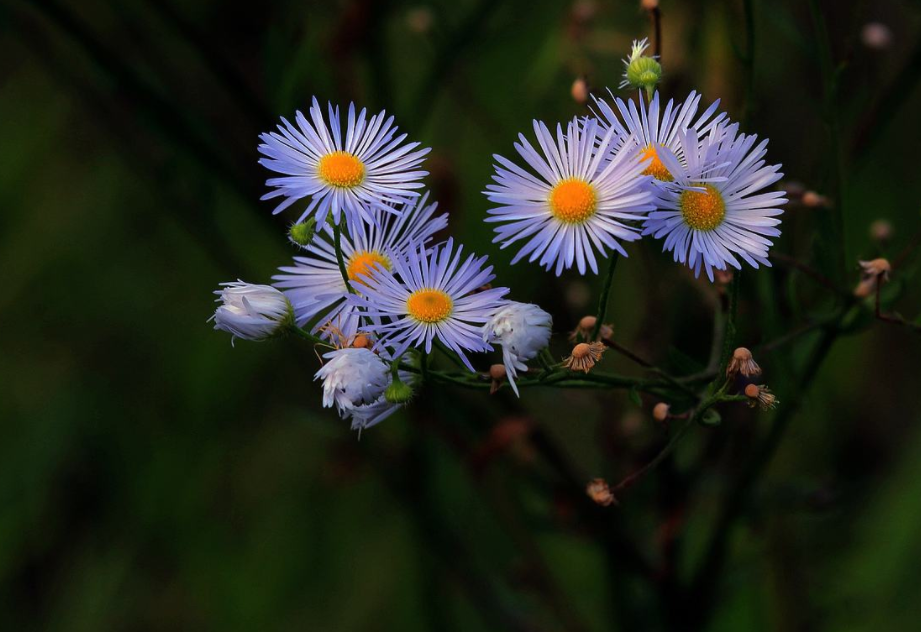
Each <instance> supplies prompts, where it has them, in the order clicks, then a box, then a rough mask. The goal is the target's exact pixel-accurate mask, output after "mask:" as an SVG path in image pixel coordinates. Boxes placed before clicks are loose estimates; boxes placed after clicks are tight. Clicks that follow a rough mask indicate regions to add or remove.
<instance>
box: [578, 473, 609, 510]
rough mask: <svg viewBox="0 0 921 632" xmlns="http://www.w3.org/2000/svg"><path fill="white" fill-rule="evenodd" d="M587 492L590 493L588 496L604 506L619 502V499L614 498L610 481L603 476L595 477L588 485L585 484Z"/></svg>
mask: <svg viewBox="0 0 921 632" xmlns="http://www.w3.org/2000/svg"><path fill="white" fill-rule="evenodd" d="M585 493H586V494H588V497H589V498H591V499H592V500H594V501H595V503H596V504H598V505H601V506H602V507H610V506H611V505H615V504H617V499H616V498H614V494H612V493H611V488H610V487H609V486H608V482H607V481H606V480H604V479H603V478H595V479H592V480H591V481H589V482H588V485H586V486H585Z"/></svg>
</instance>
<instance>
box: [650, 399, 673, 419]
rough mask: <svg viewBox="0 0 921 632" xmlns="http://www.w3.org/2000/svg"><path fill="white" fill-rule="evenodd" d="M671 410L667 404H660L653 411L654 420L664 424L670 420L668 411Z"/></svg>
mask: <svg viewBox="0 0 921 632" xmlns="http://www.w3.org/2000/svg"><path fill="white" fill-rule="evenodd" d="M670 408H671V406H669V405H668V404H666V403H665V402H659V403H658V404H656V405H655V406H654V407H653V409H652V418H653V419H655V420H656V421H658V422H663V421H665V420H666V419H668V411H669V409H670Z"/></svg>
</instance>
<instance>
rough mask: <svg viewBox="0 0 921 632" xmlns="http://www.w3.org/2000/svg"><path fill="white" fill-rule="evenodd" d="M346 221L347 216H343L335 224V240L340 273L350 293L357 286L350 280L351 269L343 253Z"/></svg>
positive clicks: (353, 291) (352, 292)
mask: <svg viewBox="0 0 921 632" xmlns="http://www.w3.org/2000/svg"><path fill="white" fill-rule="evenodd" d="M344 221H345V217H342V218H341V219H340V220H339V221H338V222H336V223H335V224H333V241H334V242H335V248H336V263H338V264H339V274H341V275H342V282H343V283H345V287H346V289H347V290H348V291H349V294H354V293H355V288H353V287H352V282H351V281H349V271H348V269H347V268H346V267H345V257H344V256H343V255H342V223H343V222H344Z"/></svg>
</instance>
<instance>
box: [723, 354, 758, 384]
mask: <svg viewBox="0 0 921 632" xmlns="http://www.w3.org/2000/svg"><path fill="white" fill-rule="evenodd" d="M739 373H741V374H742V375H744V376H745V377H752V376H753V375H761V367H760V366H758V363H757V362H755V360H754V358H752V352H751V351H749V350H748V349H746V348H745V347H739V348H738V349H736V350H735V351H733V352H732V359H731V360H730V361H729V365H728V366H727V367H726V377H734V376H736V375H738V374H739Z"/></svg>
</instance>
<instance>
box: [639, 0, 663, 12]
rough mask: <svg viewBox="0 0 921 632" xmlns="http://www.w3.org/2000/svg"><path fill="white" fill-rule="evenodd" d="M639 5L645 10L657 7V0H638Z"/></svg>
mask: <svg viewBox="0 0 921 632" xmlns="http://www.w3.org/2000/svg"><path fill="white" fill-rule="evenodd" d="M640 6H641V7H642V8H643V9H645V10H646V11H652V10H653V9H658V8H659V0H640Z"/></svg>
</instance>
